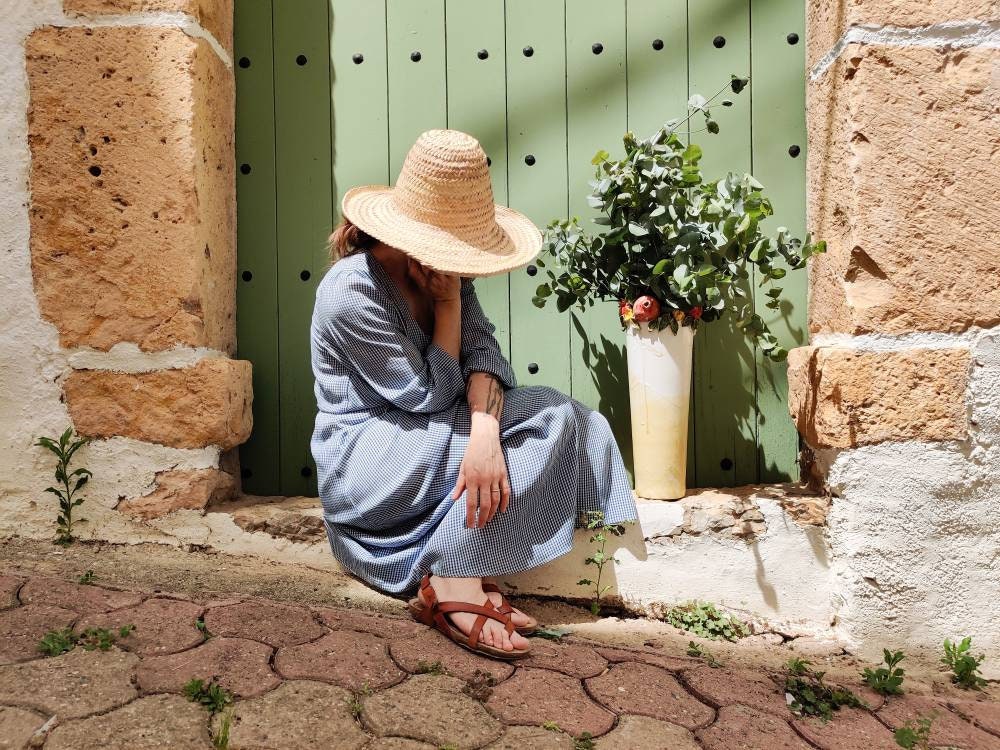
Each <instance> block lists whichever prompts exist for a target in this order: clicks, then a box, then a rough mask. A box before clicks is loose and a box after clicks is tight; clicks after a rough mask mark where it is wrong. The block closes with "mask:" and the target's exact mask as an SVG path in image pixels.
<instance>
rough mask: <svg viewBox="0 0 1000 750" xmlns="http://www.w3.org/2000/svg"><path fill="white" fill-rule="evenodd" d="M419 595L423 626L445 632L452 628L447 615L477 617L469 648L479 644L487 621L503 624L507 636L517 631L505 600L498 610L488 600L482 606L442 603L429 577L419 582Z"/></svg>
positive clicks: (469, 640) (470, 632) (470, 636)
mask: <svg viewBox="0 0 1000 750" xmlns="http://www.w3.org/2000/svg"><path fill="white" fill-rule="evenodd" d="M487 585H492V584H487ZM420 593H421V595H422V597H423V599H424V607H423V610H422V612H421V620H422V621H423V622H424V624H425V625H435V626H436V627H437V629H438V630H440V631H441V632H447V630H448V629H450V627H453V624H452V623H450V622H449V620H448V615H449V614H457V613H463V614H470V615H478V617H476V621H475V622H474V623H473V625H472V630H470V631H469V635H468V643H469V647H470V648H473V649H474V648H476V645H477V644H478V643H479V637H480V636H481V635H482V633H483V626H484V625H485V624H486V620H487V619H490V620H496V621H497V622H500V623H503V626H504V630H506V631H507V634H508V635H510V634H511V633H513V632H514V631H515V630H516V629H517V628H516V626H515V625H514V622H513V621H512V620H511V619H510V613H511V608H510V604H509V603H508V602H507V601H506V599H505V600H504V601H503V603H502V604H501V607H500V608H499V609H498V608H497V607H496V606H494V604H493V602H491V601H490V600H489V599H487V600H486V603H485V604H483V605H480V604H473V603H472V602H442V601H440V600H439V599H438V598H437V594H436V593H435V591H434V587H433V586H432V585H431V579H430V576H429V575H425V576H424V577H423V578H422V579H421V580H420ZM501 596H502V595H501Z"/></svg>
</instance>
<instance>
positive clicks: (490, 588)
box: [483, 583, 514, 615]
mask: <svg viewBox="0 0 1000 750" xmlns="http://www.w3.org/2000/svg"><path fill="white" fill-rule="evenodd" d="M483 591H485V592H486V593H487V594H500V606H499V607H497V609H498V610H500V612H501V613H502V614H505V615H511V614H513V613H514V607H513V606H512V605H511V603H510V600H509V599H508V598H507V596H506V595H505V594H504V593H503V591H501V590H500V587H499V586H497V585H496V584H495V583H483Z"/></svg>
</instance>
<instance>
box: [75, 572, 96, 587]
mask: <svg viewBox="0 0 1000 750" xmlns="http://www.w3.org/2000/svg"><path fill="white" fill-rule="evenodd" d="M77 581H78V582H79V583H81V584H83V585H84V586H89V585H91V584H92V583H93V582H94V571H92V570H88V571H87V572H86V573H84V574H83V575H82V576H80V577H79V578H78V579H77Z"/></svg>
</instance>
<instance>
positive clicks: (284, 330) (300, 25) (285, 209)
mask: <svg viewBox="0 0 1000 750" xmlns="http://www.w3.org/2000/svg"><path fill="white" fill-rule="evenodd" d="M328 16H329V8H328V6H327V3H326V2H325V0H281V2H280V3H275V7H274V16H273V18H274V93H275V109H274V111H275V143H276V148H275V158H276V162H277V170H276V174H277V205H278V235H277V237H278V243H277V247H278V311H279V331H278V346H279V356H280V358H281V365H282V370H281V383H280V388H281V434H280V451H281V474H282V482H281V491H282V494H284V495H315V494H316V477H315V474H316V472H315V465H314V464H313V461H312V456H311V455H310V451H309V438H310V436H311V435H312V428H313V424H314V422H315V418H316V399H315V395H314V393H313V376H312V369H311V367H310V364H309V322H310V319H311V317H312V310H313V304H314V301H315V294H316V283H317V280H318V278H319V274H320V273H322V272H323V270H324V268H323V266H322V265H319V266H318V263H317V260H318V259H319V258H321V257H322V255H321V253H320V249H321V248H322V247H323V245H324V243H325V242H326V240H327V237H328V236H329V233H330V227H331V224H332V217H331V213H330V207H331V205H332V199H331V194H330V186H331V183H332V179H331V169H332V168H331V159H330V64H329V60H330V34H329V18H328ZM317 266H318V267H317Z"/></svg>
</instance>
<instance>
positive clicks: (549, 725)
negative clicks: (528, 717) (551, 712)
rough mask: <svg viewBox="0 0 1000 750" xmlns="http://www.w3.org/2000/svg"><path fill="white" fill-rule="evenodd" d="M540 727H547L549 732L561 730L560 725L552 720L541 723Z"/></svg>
mask: <svg viewBox="0 0 1000 750" xmlns="http://www.w3.org/2000/svg"><path fill="white" fill-rule="evenodd" d="M542 729H547V730H548V731H550V732H561V731H562V727H561V726H559V725H558V724H556V723H555V722H554V721H547V722H545V723H544V724H542Z"/></svg>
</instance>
